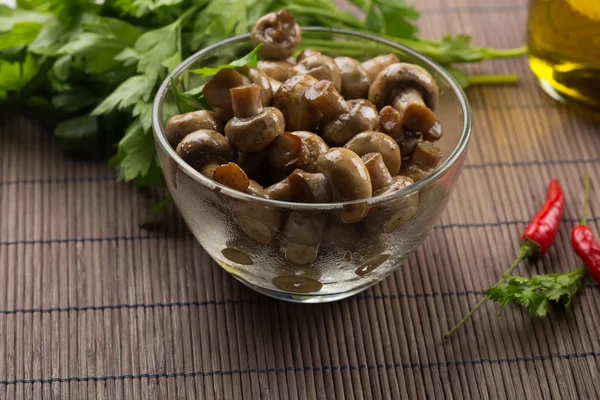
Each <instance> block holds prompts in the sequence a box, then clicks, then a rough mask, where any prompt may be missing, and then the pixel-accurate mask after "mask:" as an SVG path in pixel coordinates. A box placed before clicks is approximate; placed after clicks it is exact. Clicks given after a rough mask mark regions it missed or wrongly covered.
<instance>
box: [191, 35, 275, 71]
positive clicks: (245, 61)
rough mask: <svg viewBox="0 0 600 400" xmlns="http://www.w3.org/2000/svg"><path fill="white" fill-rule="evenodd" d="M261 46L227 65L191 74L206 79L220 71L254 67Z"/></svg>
mask: <svg viewBox="0 0 600 400" xmlns="http://www.w3.org/2000/svg"><path fill="white" fill-rule="evenodd" d="M262 46H263V44H262V43H260V44H259V45H258V46H256V47H255V48H254V49H253V50H252V51H251V52H250V53H248V54H246V55H245V56H243V57H242V58H240V59H237V60H234V61H232V62H230V63H229V64H224V65H219V66H218V67H216V68H211V67H205V68H198V69H193V70H191V72H193V73H194V74H199V75H202V77H204V78H206V77H208V76H214V75H216V74H217V73H218V72H219V71H220V70H222V69H228V68H229V69H235V68H240V67H256V65H257V64H258V51H259V50H260V48H261V47H262Z"/></svg>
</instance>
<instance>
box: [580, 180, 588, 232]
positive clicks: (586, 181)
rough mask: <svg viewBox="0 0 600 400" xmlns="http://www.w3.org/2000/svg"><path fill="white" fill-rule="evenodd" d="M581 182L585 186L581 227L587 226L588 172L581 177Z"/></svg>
mask: <svg viewBox="0 0 600 400" xmlns="http://www.w3.org/2000/svg"><path fill="white" fill-rule="evenodd" d="M583 182H584V185H585V194H584V196H583V213H582V214H581V225H584V226H587V218H588V208H589V207H588V204H589V202H590V174H589V173H588V172H586V173H585V175H584V177H583Z"/></svg>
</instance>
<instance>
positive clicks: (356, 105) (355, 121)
mask: <svg viewBox="0 0 600 400" xmlns="http://www.w3.org/2000/svg"><path fill="white" fill-rule="evenodd" d="M347 104H348V105H349V106H350V111H349V112H348V113H346V114H342V115H340V116H339V117H338V118H337V119H334V120H333V121H330V122H328V123H326V124H324V125H323V126H322V127H321V129H320V130H321V134H322V135H323V137H324V138H325V140H327V143H329V144H331V145H333V146H343V145H344V143H346V142H347V141H348V140H350V139H351V138H352V137H353V136H354V135H356V134H357V133H360V132H364V131H374V130H376V129H378V128H379V115H378V114H377V111H376V110H375V107H374V106H373V104H371V102H369V101H368V100H349V101H348V102H347Z"/></svg>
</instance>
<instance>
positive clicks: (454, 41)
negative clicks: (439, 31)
mask: <svg viewBox="0 0 600 400" xmlns="http://www.w3.org/2000/svg"><path fill="white" fill-rule="evenodd" d="M472 40H473V38H472V37H471V36H469V35H456V36H454V37H452V36H451V35H446V36H444V38H443V39H442V43H441V44H440V61H441V62H456V61H467V62H468V61H478V60H481V59H483V55H482V54H481V52H479V51H477V50H476V49H473V48H472V47H471V41H472Z"/></svg>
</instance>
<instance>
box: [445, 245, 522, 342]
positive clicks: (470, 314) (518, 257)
mask: <svg viewBox="0 0 600 400" xmlns="http://www.w3.org/2000/svg"><path fill="white" fill-rule="evenodd" d="M532 252H533V249H532V248H531V247H530V246H527V245H524V246H521V248H520V249H519V254H518V256H517V258H516V259H515V261H513V263H512V264H511V265H510V267H508V269H507V270H506V271H505V272H504V274H502V278H500V279H499V280H498V283H502V281H503V280H504V276H506V275H510V274H511V273H512V272H513V271H514V270H515V269H516V268H517V267H518V266H519V264H520V263H521V261H523V260H525V259H526V258H528V257H529V256H531V254H532ZM498 283H496V284H498ZM488 298H489V297H488V296H487V295H486V296H485V297H484V298H483V299H481V300H479V302H478V303H477V304H475V307H473V308H472V309H471V311H469V313H468V314H467V315H465V317H464V318H463V319H462V320H461V321H460V322H459V323H458V324H456V326H455V327H454V328H452V329H451V330H449V331H448V332H446V333H445V334H444V336H446V337H450V336H452V334H453V333H454V332H456V331H457V330H458V329H459V328H460V327H461V326H463V325H464V324H465V322H467V321H468V319H469V318H471V316H473V314H475V312H477V310H479V308H480V307H481V306H482V305H483V303H485V301H486V300H487V299H488Z"/></svg>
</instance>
